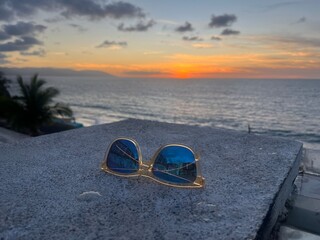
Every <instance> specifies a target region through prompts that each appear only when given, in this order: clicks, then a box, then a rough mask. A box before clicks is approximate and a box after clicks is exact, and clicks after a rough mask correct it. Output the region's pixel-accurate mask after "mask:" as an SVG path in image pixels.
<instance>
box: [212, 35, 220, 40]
mask: <svg viewBox="0 0 320 240" xmlns="http://www.w3.org/2000/svg"><path fill="white" fill-rule="evenodd" d="M211 40H215V41H221V40H222V38H221V37H217V36H212V37H211Z"/></svg>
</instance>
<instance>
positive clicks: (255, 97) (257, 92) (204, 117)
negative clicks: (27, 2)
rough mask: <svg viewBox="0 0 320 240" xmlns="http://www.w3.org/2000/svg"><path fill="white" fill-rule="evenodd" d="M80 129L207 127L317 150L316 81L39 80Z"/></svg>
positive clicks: (319, 101)
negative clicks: (129, 121)
mask: <svg viewBox="0 0 320 240" xmlns="http://www.w3.org/2000/svg"><path fill="white" fill-rule="evenodd" d="M45 79H46V80H47V82H48V83H49V85H52V86H55V87H57V88H58V89H60V92H61V94H60V96H59V97H58V99H57V100H58V101H62V102H65V103H68V104H70V106H71V107H72V109H73V110H74V113H75V117H76V120H77V121H78V122H81V123H83V124H84V125H85V126H90V125H95V124H102V123H110V122H113V121H119V120H122V119H126V118H138V119H148V120H156V121H163V122H170V123H181V124H189V125H199V126H212V127H221V128H228V129H235V130H239V131H248V128H249V127H250V129H251V132H253V133H257V134H263V135H271V136H281V137H286V138H290V139H295V140H299V141H302V142H303V143H304V145H305V147H306V148H310V149H317V150H320V80H261V79H259V80H256V79H250V80H249V79H248V80H246V79H223V80H217V79H206V80H204V79H193V80H177V79H106V78H101V77H90V78H88V77H85V78H84V77H52V76H49V77H45Z"/></svg>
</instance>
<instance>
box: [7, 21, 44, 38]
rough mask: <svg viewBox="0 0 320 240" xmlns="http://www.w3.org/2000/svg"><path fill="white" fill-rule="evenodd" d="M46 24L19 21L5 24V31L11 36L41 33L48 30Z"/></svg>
mask: <svg viewBox="0 0 320 240" xmlns="http://www.w3.org/2000/svg"><path fill="white" fill-rule="evenodd" d="M46 28H47V27H46V26H43V25H40V24H34V23H32V22H21V21H20V22H17V23H16V24H7V25H3V31H4V32H5V33H6V34H8V35H11V36H27V35H34V34H36V33H41V32H43V31H44V30H46Z"/></svg>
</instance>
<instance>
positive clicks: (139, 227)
mask: <svg viewBox="0 0 320 240" xmlns="http://www.w3.org/2000/svg"><path fill="white" fill-rule="evenodd" d="M118 136H128V137H132V138H134V139H136V140H137V141H138V142H139V144H140V147H141V150H142V154H143V158H144V159H150V158H151V156H152V155H153V153H154V152H155V151H156V150H157V149H158V148H159V147H160V146H161V145H164V144H169V143H183V144H186V145H188V146H190V147H192V148H193V149H194V150H195V151H196V152H198V153H199V154H200V156H201V160H200V164H201V167H202V173H203V175H204V177H205V178H206V186H205V188H203V189H177V188H171V187H167V186H164V185H160V184H158V183H156V182H154V181H152V180H150V179H147V178H122V177H117V176H114V175H110V174H107V173H104V172H102V171H100V163H101V161H102V159H103V157H104V154H105V151H106V149H107V146H108V144H109V143H110V142H111V141H112V140H113V139H114V138H116V137H118ZM301 148H302V144H301V143H298V142H295V141H288V140H285V139H282V138H269V137H262V136H256V135H253V134H247V133H245V132H236V131H231V130H222V129H214V128H208V127H196V126H194V127H192V126H185V125H175V124H168V123H158V122H152V121H143V120H132V119H129V120H125V121H121V122H117V123H112V124H106V125H99V126H94V127H89V128H82V129H77V130H71V131H66V132H62V133H57V134H51V135H46V136H41V137H37V138H30V139H25V140H21V141H20V142H19V143H16V144H12V145H0V164H1V168H0V192H1V197H0V239H47V240H49V239H254V238H256V237H257V232H258V231H259V230H260V228H261V227H262V226H264V225H265V219H266V216H267V215H268V214H269V213H270V209H272V206H273V205H274V201H276V198H277V195H278V193H279V192H280V191H281V189H282V188H284V187H285V185H284V182H285V180H286V178H287V176H289V175H290V173H291V171H292V168H293V166H294V165H296V163H297V161H300V157H299V156H300V152H301Z"/></svg>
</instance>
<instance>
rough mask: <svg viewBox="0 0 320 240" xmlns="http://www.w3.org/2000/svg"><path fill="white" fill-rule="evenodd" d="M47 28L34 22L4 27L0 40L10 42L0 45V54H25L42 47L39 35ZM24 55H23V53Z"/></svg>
mask: <svg viewBox="0 0 320 240" xmlns="http://www.w3.org/2000/svg"><path fill="white" fill-rule="evenodd" d="M46 28H47V27H46V26H43V25H39V24H35V23H32V22H21V21H19V22H17V23H16V24H5V25H2V30H0V40H9V41H7V42H5V43H2V44H0V52H14V51H22V52H25V51H27V50H29V49H31V48H32V47H33V46H36V45H42V42H41V41H40V40H38V39H37V35H38V34H39V33H42V32H43V31H45V29H46ZM21 54H23V53H21Z"/></svg>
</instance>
